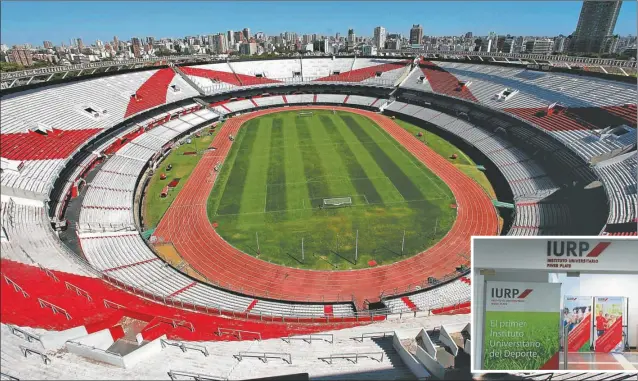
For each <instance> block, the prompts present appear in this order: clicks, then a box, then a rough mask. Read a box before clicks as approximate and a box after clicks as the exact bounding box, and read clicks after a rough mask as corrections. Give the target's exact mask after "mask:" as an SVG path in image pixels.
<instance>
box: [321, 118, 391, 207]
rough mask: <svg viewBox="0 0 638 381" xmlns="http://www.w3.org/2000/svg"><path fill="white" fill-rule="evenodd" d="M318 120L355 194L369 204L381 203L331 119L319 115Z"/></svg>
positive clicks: (364, 172) (374, 188) (375, 190)
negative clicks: (345, 170)
mask: <svg viewBox="0 0 638 381" xmlns="http://www.w3.org/2000/svg"><path fill="white" fill-rule="evenodd" d="M319 119H320V120H321V124H322V125H323V126H324V127H325V129H326V132H327V133H328V136H330V138H331V139H332V141H334V142H335V143H336V145H335V150H336V151H337V153H338V154H339V156H340V157H341V161H342V162H343V163H344V165H345V166H346V169H347V171H348V174H349V175H350V178H351V181H352V184H353V186H354V188H355V189H356V191H357V194H359V195H365V197H366V199H367V200H368V202H370V203H375V204H376V203H380V202H382V201H383V200H382V198H381V195H380V194H379V192H377V189H376V187H375V186H374V184H373V183H372V181H371V180H370V179H369V178H368V177H367V176H368V175H367V173H366V171H365V170H364V169H363V167H362V166H361V164H360V163H359V161H358V160H357V158H356V157H355V155H354V153H353V152H352V149H351V148H350V146H349V145H348V143H346V141H345V139H344V137H343V135H342V134H341V132H340V131H339V129H338V128H337V126H336V125H335V123H334V121H333V120H332V118H331V117H330V116H328V115H320V116H319ZM352 179H357V180H352Z"/></svg>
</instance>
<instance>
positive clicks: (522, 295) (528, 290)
mask: <svg viewBox="0 0 638 381" xmlns="http://www.w3.org/2000/svg"><path fill="white" fill-rule="evenodd" d="M532 291H533V290H532V289H531V288H528V289H527V290H525V291H523V293H522V294H521V296H519V297H518V298H519V299H525V298H527V295H529V294H531V293H532Z"/></svg>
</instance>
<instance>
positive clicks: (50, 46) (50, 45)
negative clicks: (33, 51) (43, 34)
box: [42, 41, 53, 49]
mask: <svg viewBox="0 0 638 381" xmlns="http://www.w3.org/2000/svg"><path fill="white" fill-rule="evenodd" d="M42 45H43V46H44V48H45V49H53V43H52V42H51V41H44V44H42Z"/></svg>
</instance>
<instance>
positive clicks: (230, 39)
mask: <svg viewBox="0 0 638 381" xmlns="http://www.w3.org/2000/svg"><path fill="white" fill-rule="evenodd" d="M226 39H227V40H228V44H229V45H230V46H233V45H235V33H234V32H233V31H232V30H229V31H227V32H226Z"/></svg>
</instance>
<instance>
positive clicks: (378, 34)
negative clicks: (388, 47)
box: [374, 26, 386, 49]
mask: <svg viewBox="0 0 638 381" xmlns="http://www.w3.org/2000/svg"><path fill="white" fill-rule="evenodd" d="M385 39H386V31H385V28H384V27H382V26H378V27H376V28H374V46H376V47H377V49H383V48H384V47H385Z"/></svg>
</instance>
